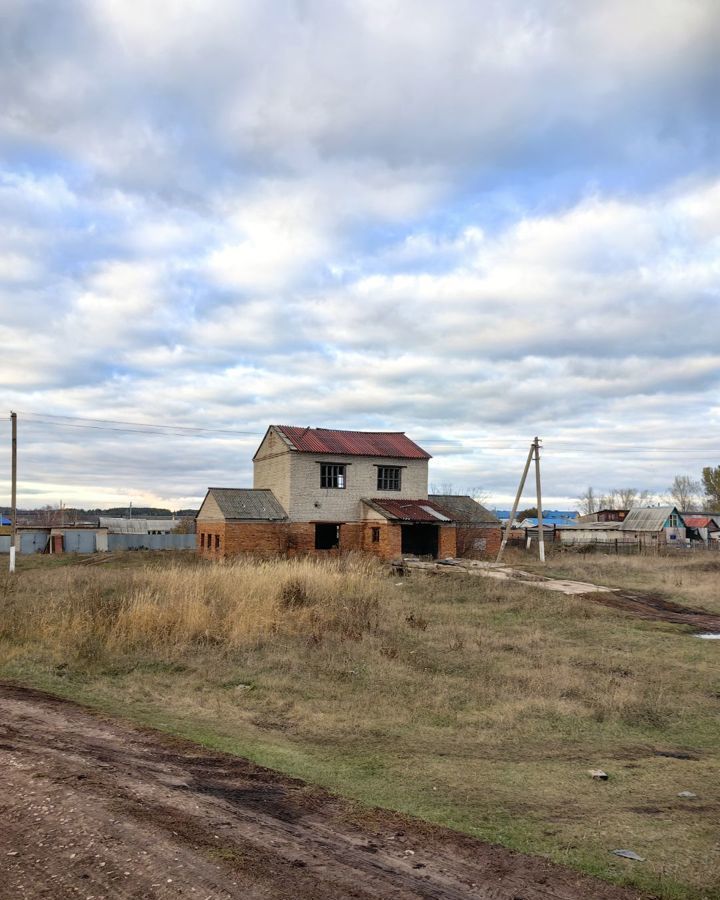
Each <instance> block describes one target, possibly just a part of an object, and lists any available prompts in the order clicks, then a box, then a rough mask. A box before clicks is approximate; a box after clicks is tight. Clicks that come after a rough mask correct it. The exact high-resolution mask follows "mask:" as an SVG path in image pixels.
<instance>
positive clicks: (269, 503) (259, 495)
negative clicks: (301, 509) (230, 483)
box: [208, 487, 287, 522]
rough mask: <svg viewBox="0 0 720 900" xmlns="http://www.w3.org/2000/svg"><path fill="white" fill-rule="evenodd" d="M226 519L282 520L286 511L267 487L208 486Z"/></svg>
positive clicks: (285, 516) (210, 493)
mask: <svg viewBox="0 0 720 900" xmlns="http://www.w3.org/2000/svg"><path fill="white" fill-rule="evenodd" d="M208 494H209V495H212V497H213V498H214V500H215V502H216V503H217V505H218V506H219V507H220V511H221V512H222V514H223V516H224V517H225V518H226V519H248V520H258V519H264V520H266V521H275V522H278V521H282V520H284V519H287V513H286V512H285V510H284V509H283V508H282V506H281V505H280V503H279V502H278V500H277V498H276V497H275V494H273V492H272V491H271V490H270V489H269V488H213V487H211V488H208Z"/></svg>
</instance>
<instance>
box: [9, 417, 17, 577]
mask: <svg viewBox="0 0 720 900" xmlns="http://www.w3.org/2000/svg"><path fill="white" fill-rule="evenodd" d="M10 422H11V424H12V450H11V457H12V475H11V488H10V571H11V572H14V571H15V536H16V534H17V413H15V412H11V413H10Z"/></svg>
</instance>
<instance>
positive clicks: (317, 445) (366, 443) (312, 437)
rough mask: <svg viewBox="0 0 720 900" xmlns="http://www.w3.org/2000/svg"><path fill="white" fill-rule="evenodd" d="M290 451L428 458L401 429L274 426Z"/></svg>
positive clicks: (428, 455)
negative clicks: (345, 429)
mask: <svg viewBox="0 0 720 900" xmlns="http://www.w3.org/2000/svg"><path fill="white" fill-rule="evenodd" d="M272 427H274V428H275V429H276V430H277V431H278V432H280V434H281V435H283V437H284V438H285V439H286V441H287V442H288V444H289V446H290V448H291V449H292V450H297V451H298V452H300V453H337V454H341V455H343V456H384V457H387V458H390V459H430V458H431V457H430V454H429V453H427V452H426V451H425V450H423V449H422V447H418V445H417V444H416V443H415V442H414V441H411V440H410V438H409V437H407V436H406V434H405V432H403V431H339V430H337V429H333V428H298V427H296V426H294V425H274V426H272Z"/></svg>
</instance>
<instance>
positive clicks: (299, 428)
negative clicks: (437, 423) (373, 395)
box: [271, 425, 406, 434]
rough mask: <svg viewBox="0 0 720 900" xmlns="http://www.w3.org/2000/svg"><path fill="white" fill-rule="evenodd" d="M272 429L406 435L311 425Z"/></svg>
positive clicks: (401, 432)
mask: <svg viewBox="0 0 720 900" xmlns="http://www.w3.org/2000/svg"><path fill="white" fill-rule="evenodd" d="M271 427H272V428H297V429H298V431H302V432H303V433H306V432H308V431H343V432H346V433H347V434H406V432H405V431H362V430H360V429H359V428H323V427H313V426H310V425H273V426H271Z"/></svg>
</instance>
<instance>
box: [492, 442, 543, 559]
mask: <svg viewBox="0 0 720 900" xmlns="http://www.w3.org/2000/svg"><path fill="white" fill-rule="evenodd" d="M534 452H535V444H534V443H532V444H530V452H529V453H528V458H527V460H526V461H525V468H524V469H523V473H522V478H521V479H520V484H519V485H518V489H517V494H515V502H514V503H513V508H512V512H511V513H510V518H509V519H508V523H507V527H506V528H505V534H504V535H503V539H502V543H501V544H500V549H499V550H498V555H497V559H496V560H495V562H496V563H499V562H500V560H501V559H502V555H503V551H504V550H505V544H507V542H508V537H509V535H510V529H511V528H512V525H513V522H514V521H515V516H516V515H517V508H518V505H519V504H520V498H521V497H522V492H523V488H524V487H525V481H526V479H527V474H528V471H529V469H530V462H531V460H532V458H533V453H534Z"/></svg>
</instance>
